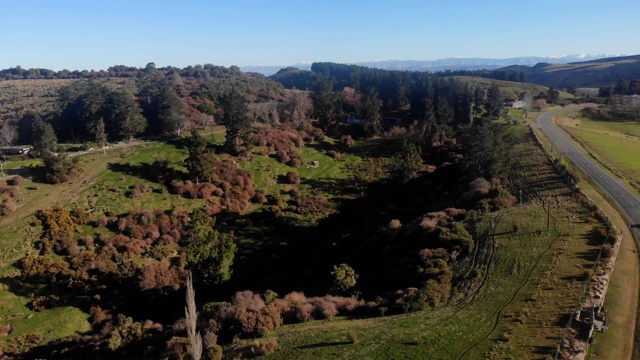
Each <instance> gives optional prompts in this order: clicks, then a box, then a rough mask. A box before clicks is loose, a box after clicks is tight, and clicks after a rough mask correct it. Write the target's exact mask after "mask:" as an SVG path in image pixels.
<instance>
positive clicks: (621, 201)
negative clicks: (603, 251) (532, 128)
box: [538, 107, 640, 237]
mask: <svg viewBox="0 0 640 360" xmlns="http://www.w3.org/2000/svg"><path fill="white" fill-rule="evenodd" d="M579 109H581V108H575V107H574V108H566V109H560V110H555V111H549V112H545V113H543V114H542V115H540V116H539V117H538V125H539V126H540V128H541V129H542V131H544V133H545V134H546V135H547V136H548V137H549V139H550V140H551V142H552V143H553V145H554V146H555V147H557V148H558V149H559V150H560V151H561V152H562V153H563V154H564V155H565V156H567V157H568V158H569V159H570V160H571V161H572V162H573V163H574V164H576V166H578V167H579V168H581V169H582V171H583V172H584V173H585V174H587V176H588V177H589V178H590V180H591V181H592V182H593V183H595V184H596V185H598V186H599V187H600V188H601V189H602V190H604V192H605V193H606V194H607V195H608V197H609V198H610V199H612V200H613V201H615V202H616V203H617V204H618V207H619V208H620V209H622V211H623V212H624V215H625V217H626V219H627V221H628V223H629V224H631V230H632V232H634V233H635V236H636V237H638V236H640V231H639V230H640V229H638V227H640V198H638V196H636V195H635V194H634V193H632V192H631V191H629V189H627V188H626V187H625V186H624V185H622V183H620V182H619V181H618V180H616V179H615V178H613V177H612V176H611V175H609V173H607V172H606V171H604V170H603V169H602V168H601V167H600V166H599V165H598V164H597V163H596V162H595V161H594V160H592V159H591V158H590V157H588V156H587V155H586V154H585V153H583V152H582V151H581V150H580V149H579V148H578V147H577V146H576V145H575V144H574V143H573V142H571V141H570V140H569V138H568V137H567V135H566V134H565V133H564V131H562V130H561V129H560V128H558V127H557V126H556V125H554V124H553V121H552V119H553V118H554V117H555V116H558V115H560V114H563V113H566V112H570V111H576V110H579Z"/></svg>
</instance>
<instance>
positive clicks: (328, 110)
mask: <svg viewBox="0 0 640 360" xmlns="http://www.w3.org/2000/svg"><path fill="white" fill-rule="evenodd" d="M333 84H334V80H333V78H330V77H327V76H321V77H320V78H319V79H318V84H317V87H316V91H315V92H314V93H313V95H312V100H313V115H314V116H315V117H316V118H317V119H318V124H319V125H320V127H321V128H322V129H323V130H324V131H328V130H329V129H331V128H332V127H333V126H334V125H335V124H336V122H337V121H338V119H339V118H340V117H341V116H342V102H343V99H342V96H341V94H339V93H337V92H334V91H333Z"/></svg>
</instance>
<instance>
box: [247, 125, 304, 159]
mask: <svg viewBox="0 0 640 360" xmlns="http://www.w3.org/2000/svg"><path fill="white" fill-rule="evenodd" d="M303 136H306V132H304V131H301V132H297V131H296V130H292V129H276V128H262V129H260V130H259V131H258V132H257V133H256V134H254V135H253V142H254V144H255V145H258V146H264V147H266V150H265V151H262V152H261V153H262V154H263V155H274V157H275V158H276V160H278V162H280V163H283V164H287V165H289V166H291V167H295V168H297V167H300V166H301V165H302V164H303V163H304V161H303V160H302V157H301V156H300V153H299V151H298V149H300V148H303V147H304V141H303Z"/></svg>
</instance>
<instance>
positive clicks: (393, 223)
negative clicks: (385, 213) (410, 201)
mask: <svg viewBox="0 0 640 360" xmlns="http://www.w3.org/2000/svg"><path fill="white" fill-rule="evenodd" d="M401 227H402V223H401V222H400V220H398V219H393V220H391V221H389V224H387V229H389V230H397V229H400V228H401Z"/></svg>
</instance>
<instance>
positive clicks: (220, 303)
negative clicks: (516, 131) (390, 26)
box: [0, 63, 557, 359]
mask: <svg viewBox="0 0 640 360" xmlns="http://www.w3.org/2000/svg"><path fill="white" fill-rule="evenodd" d="M288 71H294V72H295V70H293V69H288V70H286V69H285V70H284V72H288ZM312 71H313V73H314V77H313V78H306V79H305V80H304V81H305V82H306V83H305V87H304V88H305V89H309V90H296V89H286V88H285V87H284V86H283V85H282V84H280V83H277V82H275V81H273V80H271V79H268V78H265V77H262V76H260V75H256V74H243V73H241V72H240V71H239V70H238V69H237V68H235V67H232V68H228V69H227V68H223V67H218V66H211V65H205V66H195V67H188V68H185V69H177V68H161V69H156V68H155V66H154V65H153V64H149V65H147V67H145V68H142V69H138V68H132V67H125V66H115V67H112V68H110V69H108V70H107V71H99V72H93V71H91V72H85V71H83V72H68V71H61V72H57V73H54V72H51V71H48V70H41V69H30V70H23V69H21V68H19V67H17V68H13V69H8V70H3V71H2V72H1V74H2V77H4V78H5V79H24V78H38V79H51V78H59V79H60V78H70V79H78V80H77V81H72V82H69V83H65V84H64V85H62V86H60V87H59V88H58V90H57V95H56V98H55V106H53V108H52V109H38V108H37V107H34V108H30V109H28V111H23V112H24V113H16V114H14V115H15V117H14V118H10V119H3V120H4V122H3V124H2V128H1V129H0V130H1V133H2V140H3V145H10V144H16V143H19V144H32V145H33V148H34V150H33V152H32V154H33V155H34V156H38V157H41V158H42V159H43V161H42V165H41V167H40V174H41V179H40V180H39V181H43V182H49V183H64V182H67V181H70V180H72V179H74V178H75V177H77V176H78V175H79V174H81V173H82V171H83V169H82V167H81V165H80V164H79V161H77V158H70V157H69V156H68V155H67V151H69V148H68V147H66V145H64V144H70V143H73V144H77V145H74V146H77V147H79V148H83V149H86V148H90V147H96V146H97V147H104V146H105V145H107V144H109V143H115V142H123V143H131V142H132V141H133V140H134V139H148V140H155V141H164V142H166V143H167V144H169V145H171V146H176V147H182V148H186V149H187V150H188V157H186V158H184V159H183V162H182V163H181V164H175V163H171V162H170V161H157V162H155V163H152V164H147V165H146V166H144V167H141V168H137V169H127V170H128V172H134V173H135V174H137V175H138V176H139V177H141V178H143V179H145V180H146V181H147V184H142V185H139V186H136V187H134V188H132V189H130V190H129V193H128V194H129V195H128V196H130V197H131V198H136V197H140V196H142V195H143V194H144V193H145V192H149V191H152V190H151V189H152V188H154V187H159V188H161V189H162V190H161V191H166V192H169V193H171V194H173V195H176V196H180V197H181V198H183V199H185V200H189V199H205V200H207V203H206V205H205V206H203V207H202V208H196V209H194V210H185V209H182V208H158V209H148V210H145V211H134V212H127V213H115V212H113V211H105V212H104V213H100V212H95V211H93V210H94V209H88V208H81V207H56V208H52V209H46V210H42V211H39V212H38V213H37V215H36V218H34V219H33V226H34V227H38V228H39V229H42V233H41V234H40V235H39V241H38V242H37V244H36V247H35V248H34V249H32V251H30V253H29V255H28V256H27V257H26V258H25V259H24V260H22V261H21V263H20V264H18V265H17V266H18V267H19V268H20V272H21V274H20V277H19V279H16V280H19V282H20V283H21V284H24V285H23V286H25V287H28V288H29V290H28V291H30V292H31V293H32V296H31V300H30V303H29V304H28V306H29V307H30V308H32V309H34V310H41V309H47V308H52V307H56V306H61V305H73V306H77V307H80V308H82V309H83V310H84V311H86V312H87V313H89V314H90V315H91V323H92V325H93V329H92V331H90V332H88V333H86V334H82V335H79V336H77V337H75V338H73V339H63V340H60V341H58V342H56V343H52V344H47V345H44V346H41V347H36V348H34V349H32V352H31V353H30V354H31V355H29V356H33V357H38V356H44V355H47V356H48V358H61V359H62V358H81V357H83V358H86V357H87V356H88V355H87V354H89V353H90V354H91V356H90V357H91V358H95V359H100V358H104V359H106V358H120V359H124V358H131V359H133V358H136V359H140V358H149V359H151V358H161V357H165V358H170V359H185V358H189V356H191V358H196V356H195V355H193V354H194V353H195V352H196V351H197V350H196V349H198V345H197V344H198V343H197V338H198V336H199V335H197V334H196V333H195V331H194V330H193V329H194V328H195V327H196V325H197V328H198V331H200V333H201V334H202V338H201V339H200V340H199V341H201V343H200V345H199V346H200V347H201V348H203V349H204V350H203V354H204V355H203V358H209V359H219V358H220V357H221V356H222V348H221V346H220V345H224V344H228V343H230V342H232V341H233V339H234V338H245V337H260V336H262V335H264V334H266V333H267V332H268V331H270V330H273V329H274V328H276V327H278V326H280V325H282V324H286V323H295V322H304V321H311V320H314V319H325V318H330V317H334V316H337V315H351V316H382V315H385V314H398V313H403V312H411V311H420V310H426V309H429V308H433V307H438V306H442V305H443V304H446V303H447V301H448V300H449V299H450V298H451V297H452V296H454V295H455V294H456V293H464V292H465V291H468V290H469V288H471V287H472V286H473V283H474V280H475V279H476V278H477V277H478V276H479V274H478V273H477V272H470V273H466V272H465V273H461V272H459V271H457V269H458V268H457V264H458V263H460V262H461V261H462V260H463V259H464V258H465V257H467V256H468V255H469V254H470V253H471V252H472V251H473V249H474V246H475V244H476V242H477V241H478V239H480V238H482V237H483V236H487V231H488V230H487V229H484V228H480V227H478V226H477V225H478V223H479V222H480V220H481V219H482V218H483V216H486V215H487V214H490V213H491V212H492V211H495V210H498V209H503V208H508V207H510V206H513V205H514V204H515V203H516V197H515V196H514V195H513V194H516V193H517V192H518V190H519V189H517V188H515V185H512V184H511V182H510V180H509V178H510V175H511V174H510V172H509V165H510V164H509V161H510V160H512V159H511V158H510V157H509V156H507V155H506V154H507V152H508V149H509V146H510V141H513V140H511V139H510V138H508V137H506V136H505V135H503V133H502V132H501V130H500V128H499V125H496V123H495V122H494V121H492V120H495V119H497V118H498V117H499V116H500V115H501V114H503V113H502V111H503V103H504V102H505V96H504V95H503V94H502V92H501V89H500V87H499V86H497V85H493V86H491V87H489V88H473V87H472V86H470V85H469V84H466V83H463V82H461V81H459V80H456V79H455V78H453V77H451V76H441V74H430V73H423V72H406V71H387V70H379V69H369V68H364V67H359V66H349V65H340V64H332V63H316V64H314V65H313V67H312ZM280 75H282V73H281V74H280ZM449 75H450V74H449ZM505 76H506V77H511V76H512V75H505ZM515 76H516V77H517V79H516V80H518V81H522V80H523V79H521V78H520V75H515ZM113 77H118V78H123V79H125V80H126V81H123V82H109V81H104V80H103V79H102V78H113ZM292 87H293V86H292ZM554 91H555V92H554ZM521 98H522V99H529V101H530V104H528V105H527V106H534V102H535V101H536V99H537V100H540V99H544V100H548V101H554V100H557V90H553V89H550V90H549V92H548V93H546V94H521ZM348 116H354V117H357V118H359V119H360V121H358V123H357V124H348V123H347V122H346V118H347V117H348ZM215 124H222V125H224V127H225V139H224V142H223V143H214V142H212V141H211V139H210V137H207V136H206V130H207V129H209V128H211V127H212V126H213V125H215ZM356 141H357V142H359V143H360V145H356V144H355V142H356ZM305 147H318V148H320V149H322V150H323V151H325V152H326V154H328V155H330V156H331V157H333V158H334V159H336V160H338V159H340V156H341V155H342V154H355V155H357V156H359V157H361V158H362V162H360V163H359V164H357V165H354V166H353V167H352V168H351V169H350V170H351V171H352V172H353V175H352V176H351V177H350V178H348V179H345V180H341V181H337V180H336V181H335V182H334V183H331V184H329V183H324V184H323V183H318V184H313V188H314V191H312V192H308V191H304V192H301V191H300V190H298V189H297V188H296V187H295V186H296V185H298V184H300V183H301V181H304V179H301V178H300V175H299V174H298V172H297V169H299V168H300V167H302V166H310V165H312V164H305V163H304V159H303V157H302V156H301V152H302V149H304V148H305ZM257 157H270V158H274V159H276V160H277V161H278V162H280V163H282V164H286V165H287V166H289V167H290V169H291V170H290V171H289V172H288V173H287V174H286V176H285V177H284V178H281V179H278V182H281V183H286V184H290V185H292V189H291V190H290V191H289V192H288V193H280V192H274V191H272V190H271V189H269V188H260V187H259V186H257V185H256V181H255V174H254V173H252V172H250V171H248V170H246V169H243V168H241V167H240V166H238V163H239V162H241V161H244V160H247V159H249V160H250V159H255V158H257ZM178 165H179V166H178ZM117 166H118V165H117V164H114V165H113V167H115V168H117ZM182 169H185V170H182ZM0 185H1V186H0V191H1V192H2V194H1V195H0V196H2V197H1V199H2V209H0V215H7V214H9V213H11V212H12V211H15V206H16V205H15V202H14V201H13V198H14V197H15V196H14V195H15V193H16V187H19V185H20V178H19V177H15V178H13V180H12V182H10V183H4V182H3V183H2V184H0ZM80 226H91V227H92V228H94V229H95V234H94V235H87V236H83V237H77V236H76V229H77V228H78V227H80ZM242 239H248V240H251V241H252V242H254V243H260V244H261V245H260V248H259V250H254V251H250V249H247V248H244V247H243V246H244V245H243V243H242V242H241V241H240V240H242ZM189 274H191V275H192V279H193V284H194V287H195V289H196V290H197V297H196V298H195V299H196V300H197V304H198V308H199V309H200V319H199V320H198V321H196V319H194V318H193V316H191V317H190V316H189V315H188V314H187V315H186V316H185V314H184V291H183V290H182V289H183V288H184V287H185V286H186V285H188V286H191V285H190V284H191V275H189ZM22 291H24V290H22ZM133 299H135V300H133ZM149 304H155V305H154V306H149ZM21 340H23V341H27V342H28V341H29V339H21ZM20 349H21V347H20V345H19V344H8V345H7V346H6V348H5V349H3V351H4V352H5V353H6V354H8V356H16V357H18V358H19V357H20V355H19V351H20ZM188 354H191V355H188Z"/></svg>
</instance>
